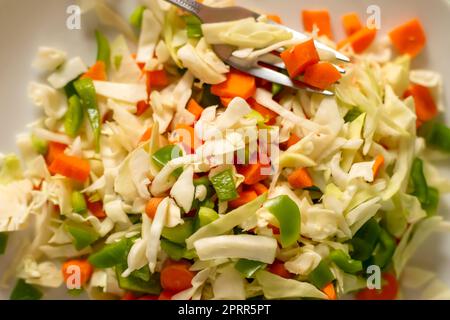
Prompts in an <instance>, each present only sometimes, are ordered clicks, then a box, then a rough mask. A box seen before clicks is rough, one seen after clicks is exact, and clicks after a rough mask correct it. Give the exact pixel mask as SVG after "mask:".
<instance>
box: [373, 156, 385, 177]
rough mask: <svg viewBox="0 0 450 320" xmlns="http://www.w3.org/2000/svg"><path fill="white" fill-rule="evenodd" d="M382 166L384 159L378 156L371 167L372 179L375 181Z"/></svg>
mask: <svg viewBox="0 0 450 320" xmlns="http://www.w3.org/2000/svg"><path fill="white" fill-rule="evenodd" d="M383 166H384V157H383V155H381V154H380V155H378V156H377V157H376V158H375V163H374V165H373V178H374V179H376V177H377V176H378V173H379V172H380V170H381V168H382V167H383Z"/></svg>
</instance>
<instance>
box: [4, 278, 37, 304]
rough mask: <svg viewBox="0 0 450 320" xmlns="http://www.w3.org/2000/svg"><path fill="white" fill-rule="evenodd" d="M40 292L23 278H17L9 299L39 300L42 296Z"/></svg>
mask: <svg viewBox="0 0 450 320" xmlns="http://www.w3.org/2000/svg"><path fill="white" fill-rule="evenodd" d="M42 296H43V294H42V292H41V291H40V290H39V289H37V288H36V287H34V286H32V285H31V284H28V283H26V282H25V280H23V279H19V280H17V283H16V286H15V287H14V289H13V291H12V292H11V295H10V297H9V299H10V300H40V299H41V298H42Z"/></svg>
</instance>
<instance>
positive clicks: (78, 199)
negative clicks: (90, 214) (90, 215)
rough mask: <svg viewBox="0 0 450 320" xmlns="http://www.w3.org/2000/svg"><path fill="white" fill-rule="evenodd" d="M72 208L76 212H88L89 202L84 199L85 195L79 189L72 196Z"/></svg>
mask: <svg viewBox="0 0 450 320" xmlns="http://www.w3.org/2000/svg"><path fill="white" fill-rule="evenodd" d="M71 200H72V208H73V212H75V213H80V214H82V213H86V212H87V204H86V200H85V199H84V195H83V194H82V193H81V192H79V191H73V192H72V196H71Z"/></svg>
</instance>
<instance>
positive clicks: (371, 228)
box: [351, 218, 381, 261]
mask: <svg viewBox="0 0 450 320" xmlns="http://www.w3.org/2000/svg"><path fill="white" fill-rule="evenodd" d="M380 232H381V227H380V226H379V225H378V222H377V221H376V220H375V219H374V218H372V219H370V220H369V221H367V222H366V224H364V225H363V226H362V227H361V229H359V230H358V232H357V233H356V234H355V236H354V237H353V239H352V240H351V244H352V246H353V252H352V253H351V257H352V258H353V259H356V260H360V261H365V260H367V259H369V258H370V257H371V256H372V253H373V251H374V250H375V247H376V245H377V244H378V239H379V236H380Z"/></svg>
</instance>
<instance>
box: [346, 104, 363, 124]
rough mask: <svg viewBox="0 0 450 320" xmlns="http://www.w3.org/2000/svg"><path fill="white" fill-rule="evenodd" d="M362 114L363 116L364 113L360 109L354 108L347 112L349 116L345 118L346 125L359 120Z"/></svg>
mask: <svg viewBox="0 0 450 320" xmlns="http://www.w3.org/2000/svg"><path fill="white" fill-rule="evenodd" d="M361 114H362V111H361V110H360V109H359V108H357V107H354V108H352V109H351V110H349V112H347V114H346V115H345V117H344V121H345V123H347V122H353V121H355V120H356V119H358V117H359V116H360V115H361Z"/></svg>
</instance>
